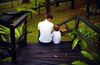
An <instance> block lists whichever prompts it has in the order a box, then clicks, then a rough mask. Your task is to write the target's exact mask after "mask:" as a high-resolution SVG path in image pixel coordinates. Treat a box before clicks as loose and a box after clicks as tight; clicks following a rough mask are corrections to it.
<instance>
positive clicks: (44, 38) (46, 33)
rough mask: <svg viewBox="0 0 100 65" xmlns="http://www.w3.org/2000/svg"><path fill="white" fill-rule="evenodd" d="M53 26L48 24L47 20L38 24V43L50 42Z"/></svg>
mask: <svg viewBox="0 0 100 65" xmlns="http://www.w3.org/2000/svg"><path fill="white" fill-rule="evenodd" d="M53 26H54V24H53V23H51V22H49V21H48V20H47V19H46V20H44V21H41V22H40V23H39V24H38V30H40V37H39V41H40V42H43V43H49V42H51V41H52V35H51V32H52V30H53Z"/></svg>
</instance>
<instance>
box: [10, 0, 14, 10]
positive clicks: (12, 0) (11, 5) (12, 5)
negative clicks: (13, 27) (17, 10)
mask: <svg viewBox="0 0 100 65" xmlns="http://www.w3.org/2000/svg"><path fill="white" fill-rule="evenodd" d="M11 6H12V8H13V7H14V6H13V0H11Z"/></svg>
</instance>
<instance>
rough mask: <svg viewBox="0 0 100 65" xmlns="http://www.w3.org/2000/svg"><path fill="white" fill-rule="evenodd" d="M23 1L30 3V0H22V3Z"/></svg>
mask: <svg viewBox="0 0 100 65" xmlns="http://www.w3.org/2000/svg"><path fill="white" fill-rule="evenodd" d="M23 3H25V4H28V3H30V0H22V4H23Z"/></svg>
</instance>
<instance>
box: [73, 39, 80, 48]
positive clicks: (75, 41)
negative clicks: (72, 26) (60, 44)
mask: <svg viewBox="0 0 100 65" xmlns="http://www.w3.org/2000/svg"><path fill="white" fill-rule="evenodd" d="M78 42H79V39H78V38H76V39H75V40H74V41H73V44H72V49H74V48H75V47H76V45H77V44H78Z"/></svg>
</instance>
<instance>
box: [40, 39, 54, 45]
mask: <svg viewBox="0 0 100 65" xmlns="http://www.w3.org/2000/svg"><path fill="white" fill-rule="evenodd" d="M38 43H39V45H51V44H52V42H48V43H45V42H40V41H39V40H38Z"/></svg>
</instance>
